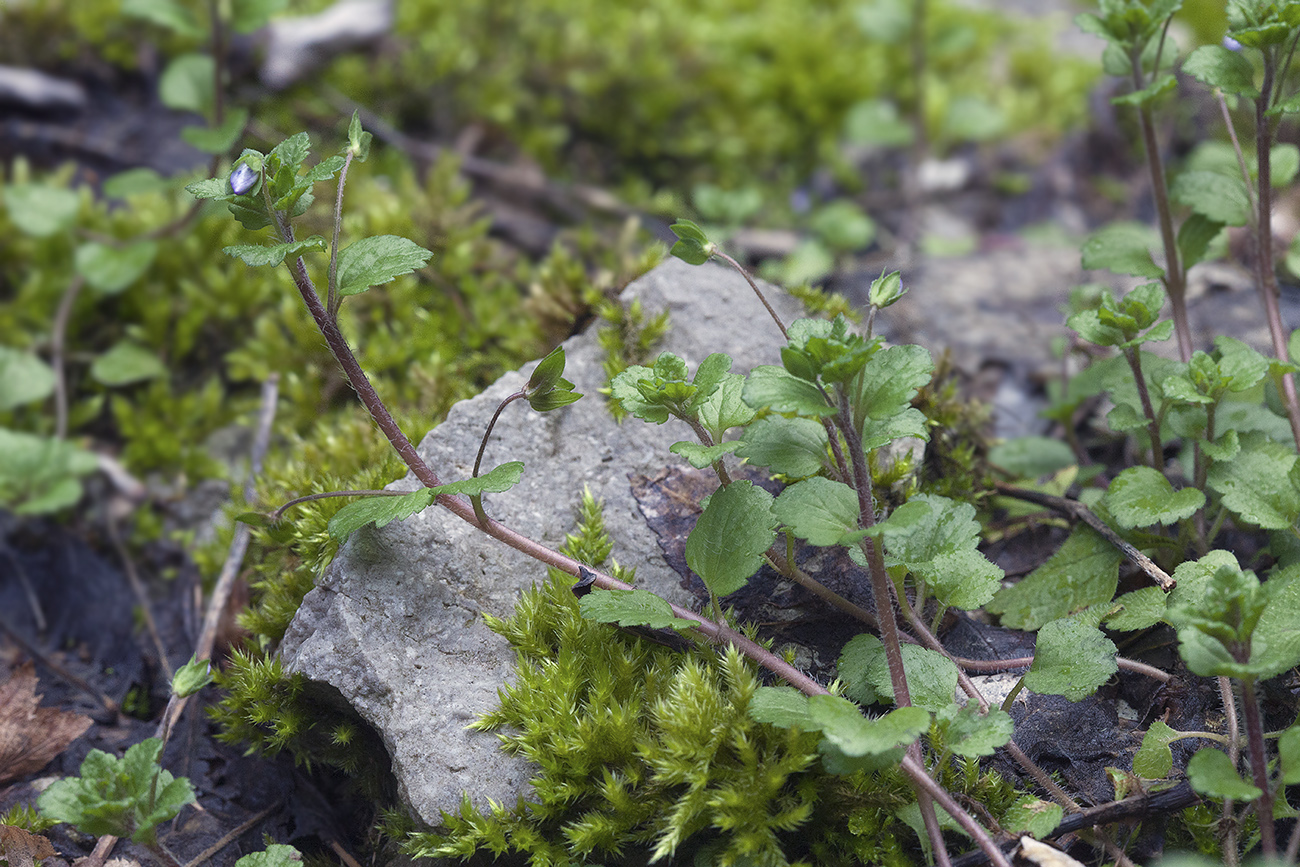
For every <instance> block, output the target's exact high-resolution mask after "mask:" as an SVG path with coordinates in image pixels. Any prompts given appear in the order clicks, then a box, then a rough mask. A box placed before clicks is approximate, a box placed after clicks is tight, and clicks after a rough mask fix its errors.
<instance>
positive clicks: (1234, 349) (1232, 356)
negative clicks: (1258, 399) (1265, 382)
mask: <svg viewBox="0 0 1300 867" xmlns="http://www.w3.org/2000/svg"><path fill="white" fill-rule="evenodd" d="M1214 346H1215V349H1217V350H1218V355H1219V373H1220V374H1221V375H1222V376H1225V377H1227V378H1228V390H1229V391H1233V392H1240V391H1245V390H1246V389H1248V388H1254V387H1255V386H1256V385H1258V384H1259V383H1260V381H1261V380H1262V379H1263V378H1264V377H1265V376H1266V375H1267V374H1268V367H1269V359H1267V358H1265V357H1264V356H1263V355H1261V354H1260V353H1259V352H1258V351H1257V350H1255V349H1254V348H1253V347H1251V346H1248V345H1247V344H1245V343H1243V342H1241V341H1240V340H1238V339H1236V338H1235V337H1227V336H1225V335H1219V336H1218V337H1216V338H1214Z"/></svg>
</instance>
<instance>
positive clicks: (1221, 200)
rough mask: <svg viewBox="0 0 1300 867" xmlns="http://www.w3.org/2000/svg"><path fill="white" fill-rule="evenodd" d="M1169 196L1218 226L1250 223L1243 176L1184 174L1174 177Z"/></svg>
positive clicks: (1204, 172)
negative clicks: (1218, 224) (1221, 224)
mask: <svg viewBox="0 0 1300 867" xmlns="http://www.w3.org/2000/svg"><path fill="white" fill-rule="evenodd" d="M1169 195H1170V196H1171V197H1172V198H1173V200H1174V201H1176V202H1178V203H1179V204H1183V205H1186V206H1187V207H1189V208H1191V209H1192V210H1193V211H1195V212H1196V213H1198V214H1200V215H1202V216H1203V217H1205V218H1207V219H1209V220H1212V221H1213V222H1216V223H1223V224H1225V225H1228V226H1244V225H1246V223H1247V222H1248V221H1249V220H1250V199H1249V198H1248V197H1247V195H1246V187H1245V184H1244V183H1243V181H1242V180H1241V178H1240V177H1236V176H1232V175H1225V174H1221V173H1219V172H1211V171H1192V172H1183V173H1182V174H1180V175H1178V176H1177V177H1176V178H1174V181H1173V183H1172V184H1171V185H1170V187H1169ZM1207 243H1208V241H1207Z"/></svg>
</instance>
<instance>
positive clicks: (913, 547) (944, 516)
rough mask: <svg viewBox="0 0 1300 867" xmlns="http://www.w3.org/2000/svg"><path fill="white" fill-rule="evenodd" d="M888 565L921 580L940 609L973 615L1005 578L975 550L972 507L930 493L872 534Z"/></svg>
mask: <svg viewBox="0 0 1300 867" xmlns="http://www.w3.org/2000/svg"><path fill="white" fill-rule="evenodd" d="M873 532H875V533H877V534H879V535H880V537H881V539H882V540H883V542H884V546H885V552H886V554H887V557H886V561H885V562H886V563H887V564H888V565H891V566H893V565H895V564H901V565H903V566H906V567H907V569H908V571H910V572H912V573H913V574H914V575H915V576H917V577H918V578H921V579H923V580H924V581H926V583H927V585H928V586H929V588H930V592H931V593H933V594H934V597H935V598H936V599H938V600H939V602H940V603H942V604H944V605H952V606H956V607H958V608H964V609H968V610H973V609H976V608H979V607H981V606H983V605H984V604H985V603H987V602H988V601H989V600H990V599H992V598H993V596H994V594H995V593H997V591H998V586H999V585H1000V583H1001V581H1002V578H1003V577H1004V575H1005V573H1004V572H1003V571H1002V570H1001V569H1000V568H998V567H997V566H995V565H994V564H993V563H991V562H989V560H988V558H986V557H985V556H984V555H983V554H981V553H980V552H979V551H978V550H977V548H978V545H979V534H980V526H979V523H978V522H977V521H976V520H975V507H974V506H972V505H970V504H969V503H959V502H957V501H955V500H951V499H949V498H947V497H941V496H937V495H934V494H918V495H917V496H914V497H912V499H910V500H908V501H907V502H906V503H904V504H903V505H902V506H900V507H899V508H897V509H895V510H894V513H893V514H892V515H890V516H889V518H887V519H886V520H884V521H882V522H880V523H878V524H877V525H876V527H875V529H874V531H873Z"/></svg>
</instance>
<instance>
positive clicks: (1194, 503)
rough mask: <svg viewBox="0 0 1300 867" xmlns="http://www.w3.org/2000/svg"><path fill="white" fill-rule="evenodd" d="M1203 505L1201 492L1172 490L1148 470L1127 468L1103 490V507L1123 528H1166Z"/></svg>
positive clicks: (1161, 478)
mask: <svg viewBox="0 0 1300 867" xmlns="http://www.w3.org/2000/svg"><path fill="white" fill-rule="evenodd" d="M1204 505H1205V494H1204V493H1202V492H1201V491H1198V490H1197V489H1196V488H1183V489H1182V490H1181V491H1175V490H1174V488H1173V485H1171V484H1169V480H1168V479H1166V478H1165V477H1164V475H1162V474H1161V473H1159V472H1157V471H1156V470H1154V469H1152V468H1151V467H1129V468H1128V469H1126V470H1124V471H1123V472H1122V473H1120V474H1119V475H1118V476H1116V477H1115V479H1114V480H1113V481H1112V482H1111V483H1110V488H1109V489H1107V491H1106V508H1107V510H1108V511H1109V512H1110V514H1111V517H1113V518H1114V519H1115V523H1117V524H1119V526H1121V527H1123V528H1125V529H1132V528H1134V527H1150V526H1151V525H1153V524H1163V525H1165V526H1168V525H1169V524H1174V523H1177V522H1178V521H1181V520H1183V519H1184V518H1190V517H1191V516H1192V515H1194V514H1196V510H1197V509H1200V508H1201V507H1203V506H1204Z"/></svg>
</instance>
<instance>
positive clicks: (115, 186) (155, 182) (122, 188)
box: [100, 168, 174, 201]
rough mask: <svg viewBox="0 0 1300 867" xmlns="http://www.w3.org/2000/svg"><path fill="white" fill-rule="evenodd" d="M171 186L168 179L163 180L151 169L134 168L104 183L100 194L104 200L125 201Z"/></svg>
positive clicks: (158, 191) (168, 188)
mask: <svg viewBox="0 0 1300 867" xmlns="http://www.w3.org/2000/svg"><path fill="white" fill-rule="evenodd" d="M173 186H174V183H173V181H172V180H171V179H170V178H164V177H163V176H162V175H160V174H158V173H157V172H156V171H154V170H153V169H149V168H134V169H127V170H126V171H121V172H118V173H117V174H115V175H113V176H112V177H110V178H109V179H108V180H106V181H104V185H103V186H102V187H100V192H101V193H103V194H104V196H105V197H106V198H109V199H119V200H121V201H126V200H127V199H130V198H132V197H134V196H141V195H149V194H151V193H161V192H164V191H165V190H170V189H172V188H173Z"/></svg>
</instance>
